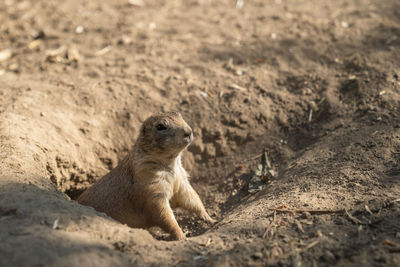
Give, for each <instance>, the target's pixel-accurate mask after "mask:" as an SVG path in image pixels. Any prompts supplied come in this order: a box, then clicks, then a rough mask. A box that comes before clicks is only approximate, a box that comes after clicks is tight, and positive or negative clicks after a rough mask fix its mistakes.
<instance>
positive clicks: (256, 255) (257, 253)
mask: <svg viewBox="0 0 400 267" xmlns="http://www.w3.org/2000/svg"><path fill="white" fill-rule="evenodd" d="M251 257H252V258H253V259H255V260H258V259H261V258H262V257H263V254H262V253H261V252H256V253H254V254H253V255H251Z"/></svg>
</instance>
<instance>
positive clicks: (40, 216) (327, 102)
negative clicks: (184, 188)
mask: <svg viewBox="0 0 400 267" xmlns="http://www.w3.org/2000/svg"><path fill="white" fill-rule="evenodd" d="M237 2H238V3H237V4H236V5H235V4H234V3H233V2H232V1H218V2H215V1H202V0H201V1H200V0H197V1H172V2H166V1H158V0H154V1H145V2H144V1H143V2H142V1H125V0H117V1H108V0H107V1H102V2H99V3H97V2H96V3H94V2H92V1H79V3H78V2H77V1H74V0H69V1H63V2H60V3H56V2H54V1H53V2H48V1H35V2H30V1H23V0H21V1H19V0H18V1H17V0H13V1H5V2H2V3H0V14H1V15H0V81H1V88H2V89H1V90H0V116H1V120H0V146H1V149H0V158H1V161H0V162H1V163H0V173H1V174H0V229H1V230H0V239H1V240H4V241H3V242H2V244H0V255H1V257H0V259H1V260H0V264H1V265H18V266H26V265H39V264H42V265H59V264H60V263H62V264H64V265H66V264H68V265H72V266H74V265H82V263H83V264H85V263H87V264H92V265H128V264H136V265H154V264H155V265H174V266H175V265H185V266H186V265H199V266H200V265H201V266H203V265H210V266H219V265H222V264H229V265H240V266H243V265H260V264H261V265H289V264H291V265H295V266H300V265H301V264H303V265H312V264H320V265H332V264H336V265H369V264H373V265H390V266H395V265H399V264H400V254H399V250H400V228H399V225H398V221H399V220H400V201H399V196H400V183H399V178H400V175H399V174H400V119H399V118H400V116H399V115H400V110H399V106H400V78H399V76H400V65H399V62H400V54H399V45H400V42H399V40H400V39H399V38H400V36H399V33H400V13H399V12H398V10H400V5H399V3H397V2H396V1H390V0H388V1H381V2H373V3H372V2H370V1H366V0H365V1H364V0H362V1H344V0H343V1H342V0H340V1H336V2H335V3H327V2H322V1H316V0H315V1H314V0H313V1H301V2H299V1H289V0H288V1H272V0H271V1H251V2H250V1H244V5H243V6H242V5H241V3H239V2H241V1H237ZM170 110H178V111H180V112H181V113H182V114H183V117H184V118H185V120H186V121H188V122H189V124H190V125H191V126H192V128H193V129H194V134H195V140H194V142H193V144H192V145H191V146H190V147H189V149H188V151H187V152H185V154H184V165H185V167H186V169H187V170H188V171H189V172H190V173H191V176H192V178H191V179H192V184H193V186H194V187H195V189H196V190H197V191H198V192H199V194H200V196H201V198H202V199H203V201H204V203H205V206H206V208H207V209H208V211H209V213H210V214H211V216H212V217H214V218H217V219H218V221H219V223H218V224H216V225H214V226H212V227H210V226H208V225H206V224H205V223H204V222H202V221H200V220H198V219H197V218H194V217H191V216H189V215H187V214H186V213H184V212H183V211H179V210H178V211H177V212H176V213H177V218H178V221H179V223H180V225H181V226H182V228H183V229H184V231H185V232H186V233H187V236H188V237H189V239H188V240H187V241H182V242H170V241H166V240H167V239H168V236H167V235H166V234H165V233H163V232H161V231H160V230H159V229H151V230H150V232H151V234H150V233H149V232H148V231H146V230H140V229H131V228H129V227H127V226H126V225H121V224H119V223H118V222H116V221H114V220H112V219H111V218H109V217H107V216H106V215H105V214H102V213H98V212H96V211H94V210H93V209H91V208H89V207H83V206H81V205H79V204H77V203H76V202H75V201H74V199H76V198H77V197H78V196H79V194H80V193H81V192H83V190H85V189H86V188H87V187H88V186H90V185H91V184H92V183H94V182H95V181H97V179H99V178H100V177H101V176H103V175H104V174H106V173H107V172H108V171H109V170H110V169H112V168H114V167H115V166H117V164H118V162H119V161H120V160H121V159H122V158H123V157H124V156H125V155H126V154H127V153H128V151H129V149H130V148H131V147H132V145H133V144H134V141H135V138H136V136H137V133H138V129H139V127H140V125H141V123H142V122H143V121H144V120H145V119H146V118H147V117H148V116H150V115H151V114H153V113H156V112H160V111H170ZM264 151H266V152H267V154H268V159H269V161H270V165H271V166H270V167H269V168H270V169H271V170H276V173H277V174H278V175H277V176H275V177H272V179H270V178H269V179H268V181H270V182H269V183H265V184H264V185H263V189H262V190H261V191H258V190H256V191H252V190H250V191H252V192H253V194H251V193H249V183H250V181H251V179H252V177H254V172H255V171H256V170H257V168H258V167H259V165H260V161H261V159H262V154H263V153H264ZM261 163H262V162H261ZM263 164H265V163H263ZM15 248H18V249H15ZM59 255H63V257H62V258H60V257H59Z"/></svg>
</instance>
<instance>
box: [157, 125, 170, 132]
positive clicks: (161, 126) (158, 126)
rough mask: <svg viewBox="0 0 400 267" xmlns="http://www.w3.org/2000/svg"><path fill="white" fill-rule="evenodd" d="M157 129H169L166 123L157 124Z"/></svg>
mask: <svg viewBox="0 0 400 267" xmlns="http://www.w3.org/2000/svg"><path fill="white" fill-rule="evenodd" d="M156 129H157V131H164V130H167V127H166V126H165V125H164V124H158V125H157V126H156Z"/></svg>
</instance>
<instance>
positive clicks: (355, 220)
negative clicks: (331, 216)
mask: <svg viewBox="0 0 400 267" xmlns="http://www.w3.org/2000/svg"><path fill="white" fill-rule="evenodd" d="M345 211H346V214H347V216H349V218H350V220H352V221H353V223H355V224H363V223H362V222H361V221H360V220H359V219H357V218H356V217H354V216H353V215H351V214H350V213H349V212H348V211H347V210H346V209H345Z"/></svg>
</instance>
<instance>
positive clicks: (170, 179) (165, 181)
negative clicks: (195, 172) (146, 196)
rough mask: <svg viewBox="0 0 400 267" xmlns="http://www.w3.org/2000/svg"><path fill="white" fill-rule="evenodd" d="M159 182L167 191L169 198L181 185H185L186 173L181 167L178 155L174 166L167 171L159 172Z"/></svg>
mask: <svg viewBox="0 0 400 267" xmlns="http://www.w3.org/2000/svg"><path fill="white" fill-rule="evenodd" d="M159 175H160V178H161V184H162V185H163V187H164V188H165V191H166V192H167V193H168V195H169V198H172V197H173V195H174V194H176V193H177V192H178V191H179V189H180V188H181V187H182V186H185V184H186V183H187V179H188V173H187V172H186V170H185V169H184V168H183V166H182V163H181V161H180V157H179V158H177V160H176V161H175V164H174V168H173V169H172V170H168V171H160V172H159Z"/></svg>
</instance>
